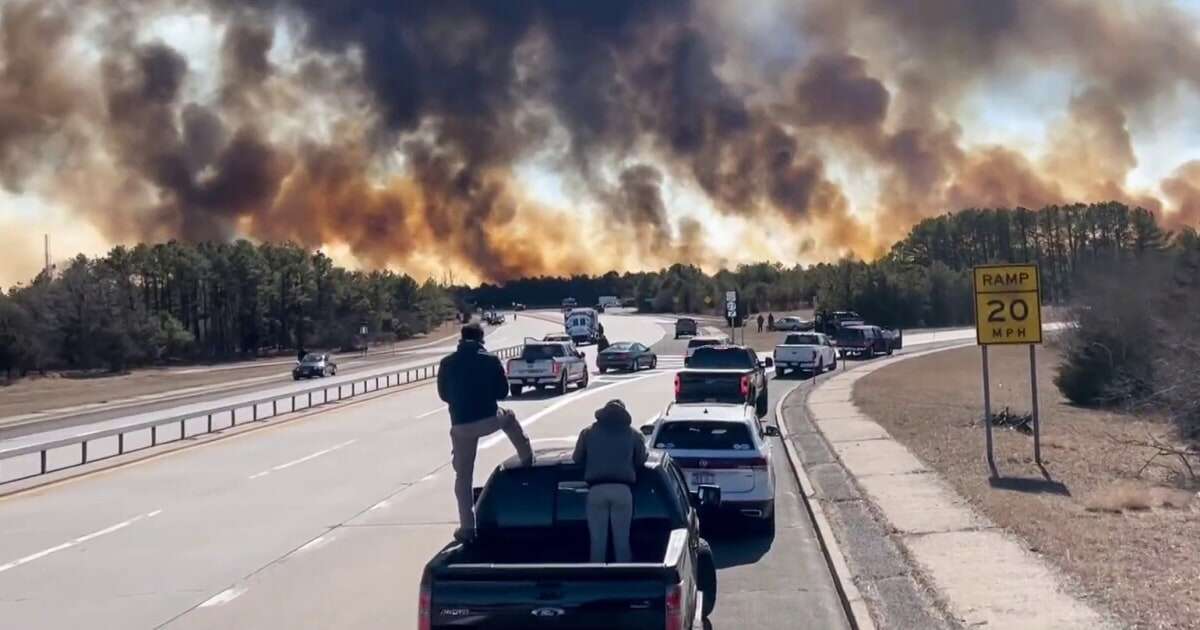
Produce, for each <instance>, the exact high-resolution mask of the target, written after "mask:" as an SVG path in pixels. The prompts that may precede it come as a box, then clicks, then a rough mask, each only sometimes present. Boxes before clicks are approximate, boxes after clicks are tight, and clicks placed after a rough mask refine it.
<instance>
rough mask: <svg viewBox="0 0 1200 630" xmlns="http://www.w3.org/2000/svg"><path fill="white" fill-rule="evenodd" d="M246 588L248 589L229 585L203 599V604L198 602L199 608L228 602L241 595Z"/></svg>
mask: <svg viewBox="0 0 1200 630" xmlns="http://www.w3.org/2000/svg"><path fill="white" fill-rule="evenodd" d="M247 590H248V589H247V588H246V587H244V586H241V587H239V586H231V587H229V588H227V589H225V590H223V591H221V592H220V593H217V594H216V595H213V596H212V597H210V598H208V599H207V600H205V601H204V603H203V604H200V608H210V607H212V606H221V605H223V604H228V603H229V602H231V601H233V600H235V599H237V598H238V597H241V595H242V593H245V592H246V591H247Z"/></svg>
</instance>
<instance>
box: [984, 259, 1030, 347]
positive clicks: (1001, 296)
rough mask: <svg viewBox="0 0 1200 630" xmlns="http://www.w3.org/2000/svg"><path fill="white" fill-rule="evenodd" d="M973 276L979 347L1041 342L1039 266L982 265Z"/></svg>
mask: <svg viewBox="0 0 1200 630" xmlns="http://www.w3.org/2000/svg"><path fill="white" fill-rule="evenodd" d="M974 276H975V278H974V280H975V282H974V285H975V339H976V341H978V342H979V345H981V346H988V345H1001V344H1030V343H1042V309H1041V283H1040V281H1039V278H1038V268H1037V265H982V266H979V267H976V268H975V272H974Z"/></svg>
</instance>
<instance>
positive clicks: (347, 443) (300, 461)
mask: <svg viewBox="0 0 1200 630" xmlns="http://www.w3.org/2000/svg"><path fill="white" fill-rule="evenodd" d="M357 441H358V439H357V438H356V439H353V440H346V441H345V442H342V443H341V444H336V445H334V446H331V447H329V448H327V449H324V450H320V451H317V452H316V453H312V454H310V455H305V456H304V457H301V458H300V459H293V460H292V461H290V462H286V463H283V464H280V465H278V466H272V467H271V469H270V470H264V471H262V472H260V473H255V474H253V475H250V479H258V478H259V477H265V476H267V475H269V474H271V473H273V472H279V471H281V470H285V469H288V468H291V467H292V466H295V465H297V464H303V463H304V462H306V461H308V460H310V459H316V458H318V457H320V456H322V455H327V454H329V453H332V452H334V451H336V450H338V449H339V448H343V447H346V446H350V445H351V444H353V443H355V442H357Z"/></svg>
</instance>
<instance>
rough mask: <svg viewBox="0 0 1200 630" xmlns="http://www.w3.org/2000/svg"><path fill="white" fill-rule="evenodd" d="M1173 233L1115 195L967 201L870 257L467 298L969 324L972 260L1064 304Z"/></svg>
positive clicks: (694, 270)
mask: <svg viewBox="0 0 1200 630" xmlns="http://www.w3.org/2000/svg"><path fill="white" fill-rule="evenodd" d="M1171 238H1172V235H1171V234H1169V233H1168V232H1167V231H1165V230H1163V228H1162V227H1161V226H1160V225H1159V223H1158V220H1157V218H1156V217H1155V215H1154V214H1153V213H1151V212H1150V211H1148V210H1146V209H1144V208H1136V207H1135V208H1130V207H1129V206H1127V205H1124V204H1121V203H1117V202H1105V203H1095V204H1074V205H1065V206H1057V205H1055V206H1047V207H1044V208H1041V209H1039V210H1029V209H1027V208H1011V209H1010V208H994V209H978V208H969V209H966V210H962V211H960V212H955V213H950V214H946V215H943V216H939V217H934V218H929V219H926V220H924V221H921V222H920V223H918V224H917V225H916V226H914V227H913V228H912V230H911V231H910V232H909V234H908V235H907V236H905V238H903V239H901V240H900V241H899V242H897V243H896V244H895V245H894V246H893V247H892V249H891V250H890V252H889V253H888V254H887V255H886V256H884V257H882V258H881V259H879V260H877V261H874V262H864V261H859V260H853V259H843V260H840V261H837V262H834V263H820V264H817V265H812V266H802V265H794V266H784V265H782V264H779V263H758V264H748V265H740V266H738V267H737V268H735V269H732V270H722V271H718V272H716V273H714V274H711V275H710V274H706V273H705V272H704V271H703V270H701V269H700V268H699V267H695V266H689V265H673V266H671V267H669V268H666V269H662V270H660V271H657V272H640V273H625V274H618V273H616V272H610V273H608V274H605V275H603V276H575V277H570V278H551V277H541V278H527V279H522V280H518V281H514V282H508V283H505V284H504V285H488V284H485V285H483V286H480V287H478V288H476V289H474V290H471V291H469V292H468V297H467V299H468V300H470V301H473V302H475V303H477V304H479V305H481V306H505V305H508V304H511V303H514V302H515V303H522V304H530V305H545V306H548V305H553V304H558V303H559V302H560V301H561V300H562V299H563V298H566V297H574V298H575V299H577V300H579V302H580V303H581V304H594V303H595V300H596V299H597V298H598V297H599V296H601V295H617V296H621V297H630V298H633V300H634V303H635V304H636V305H637V306H638V308H639V309H640V310H643V311H647V312H676V313H678V312H692V313H719V312H721V311H722V309H723V306H722V304H723V295H724V292H725V291H728V290H738V291H739V294H740V295H741V296H742V299H743V301H744V302H745V303H746V305H747V306H748V308H749V310H750V312H766V311H780V310H790V309H798V308H808V307H815V308H818V309H825V310H841V309H850V310H855V311H858V312H859V313H860V314H862V315H863V316H864V317H866V318H868V319H869V320H871V321H874V322H877V323H880V324H883V325H888V326H902V327H913V326H949V325H962V324H968V323H970V322H971V321H972V317H973V311H972V304H971V295H972V289H971V268H972V267H973V266H975V265H979V264H985V263H998V262H1036V263H1038V264H1039V266H1040V268H1041V271H1042V285H1043V295H1042V297H1043V300H1045V301H1046V302H1049V303H1065V302H1067V301H1068V300H1069V299H1070V298H1071V295H1072V287H1073V286H1074V283H1075V281H1076V280H1077V278H1078V277H1079V276H1080V275H1081V274H1082V273H1084V272H1086V271H1087V270H1089V269H1093V268H1097V267H1103V266H1105V265H1108V264H1111V263H1112V262H1113V261H1120V260H1127V259H1133V258H1137V257H1140V256H1142V255H1144V254H1145V253H1148V252H1159V251H1163V250H1164V249H1166V248H1168V247H1169V245H1170V243H1171Z"/></svg>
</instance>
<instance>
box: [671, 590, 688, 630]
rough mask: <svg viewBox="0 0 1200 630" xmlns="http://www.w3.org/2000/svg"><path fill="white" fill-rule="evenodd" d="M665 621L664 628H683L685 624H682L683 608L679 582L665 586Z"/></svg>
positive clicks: (674, 629) (673, 629)
mask: <svg viewBox="0 0 1200 630" xmlns="http://www.w3.org/2000/svg"><path fill="white" fill-rule="evenodd" d="M666 601H667V606H666V609H667V623H666V630H683V629H684V628H686V627H687V626H686V625H685V624H684V619H683V617H684V615H685V614H686V613H685V612H684V610H683V587H682V586H681V585H679V584H672V585H671V586H668V587H667V600H666Z"/></svg>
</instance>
